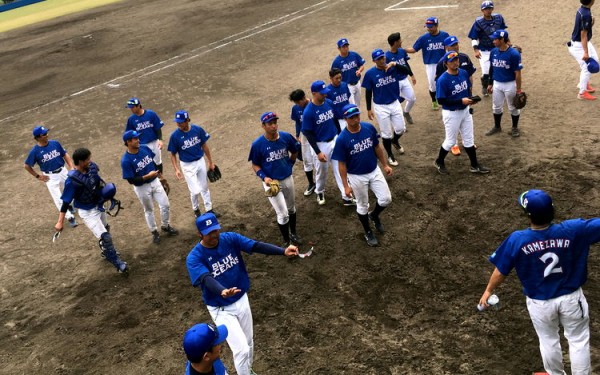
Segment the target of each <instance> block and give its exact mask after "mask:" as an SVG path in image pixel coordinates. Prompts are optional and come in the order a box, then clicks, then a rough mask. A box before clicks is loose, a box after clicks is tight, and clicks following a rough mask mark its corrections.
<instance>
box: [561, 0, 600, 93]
mask: <svg viewBox="0 0 600 375" xmlns="http://www.w3.org/2000/svg"><path fill="white" fill-rule="evenodd" d="M579 2H580V3H581V7H580V8H579V9H578V10H577V14H576V15H575V26H574V27H573V34H572V35H571V41H570V42H569V43H567V45H568V46H569V53H570V54H571V56H573V58H574V59H575V61H577V63H578V64H579V67H580V68H581V73H580V74H579V84H578V85H577V87H579V94H577V99H581V100H596V97H595V96H593V95H591V94H592V93H594V92H596V90H595V89H594V88H593V87H592V86H591V85H590V72H589V70H588V68H587V64H586V63H587V61H588V60H589V59H590V58H592V59H594V60H596V61H598V54H597V53H596V48H594V45H593V44H592V42H591V40H592V27H593V26H594V17H593V16H592V6H593V5H594V2H595V0H579Z"/></svg>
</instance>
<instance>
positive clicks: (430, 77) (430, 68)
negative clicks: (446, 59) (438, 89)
mask: <svg viewBox="0 0 600 375" xmlns="http://www.w3.org/2000/svg"><path fill="white" fill-rule="evenodd" d="M436 68H437V64H425V73H427V82H428V84H429V91H431V92H435V70H436Z"/></svg>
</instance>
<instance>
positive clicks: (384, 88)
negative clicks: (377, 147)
mask: <svg viewBox="0 0 600 375" xmlns="http://www.w3.org/2000/svg"><path fill="white" fill-rule="evenodd" d="M371 57H372V58H373V62H374V63H375V66H374V67H372V68H371V69H369V70H367V72H366V73H365V78H364V79H363V83H362V87H364V88H365V96H366V99H367V114H368V116H369V120H374V119H375V117H377V122H378V123H379V129H380V130H381V138H383V148H384V149H385V151H386V152H387V155H388V163H389V164H390V165H393V166H397V165H398V161H396V158H395V157H394V153H393V152H392V145H394V147H395V148H396V149H397V150H398V152H399V153H400V154H401V155H402V154H404V147H402V145H400V137H402V134H404V132H405V131H406V127H405V125H404V115H403V112H402V106H401V105H400V102H401V101H404V99H403V98H402V97H400V94H399V91H398V77H399V74H401V73H407V72H408V69H407V68H406V67H405V66H404V65H401V64H400V63H398V62H397V61H392V62H390V63H389V64H386V63H385V53H384V52H383V50H381V49H376V50H374V51H373V53H371ZM371 100H372V101H373V105H372V107H373V110H371Z"/></svg>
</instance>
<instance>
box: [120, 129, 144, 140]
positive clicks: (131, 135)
mask: <svg viewBox="0 0 600 375" xmlns="http://www.w3.org/2000/svg"><path fill="white" fill-rule="evenodd" d="M139 137H140V133H138V132H136V131H135V130H127V131H126V132H125V133H123V142H127V141H128V140H130V139H133V138H139Z"/></svg>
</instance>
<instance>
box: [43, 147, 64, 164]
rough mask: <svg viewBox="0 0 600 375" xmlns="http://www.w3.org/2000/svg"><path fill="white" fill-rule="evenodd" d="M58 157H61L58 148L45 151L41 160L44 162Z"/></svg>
mask: <svg viewBox="0 0 600 375" xmlns="http://www.w3.org/2000/svg"><path fill="white" fill-rule="evenodd" d="M57 157H60V152H58V150H52V151H50V152H48V153H45V154H43V155H42V160H40V162H41V163H42V164H43V163H47V162H49V161H50V160H52V159H55V158H57Z"/></svg>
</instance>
